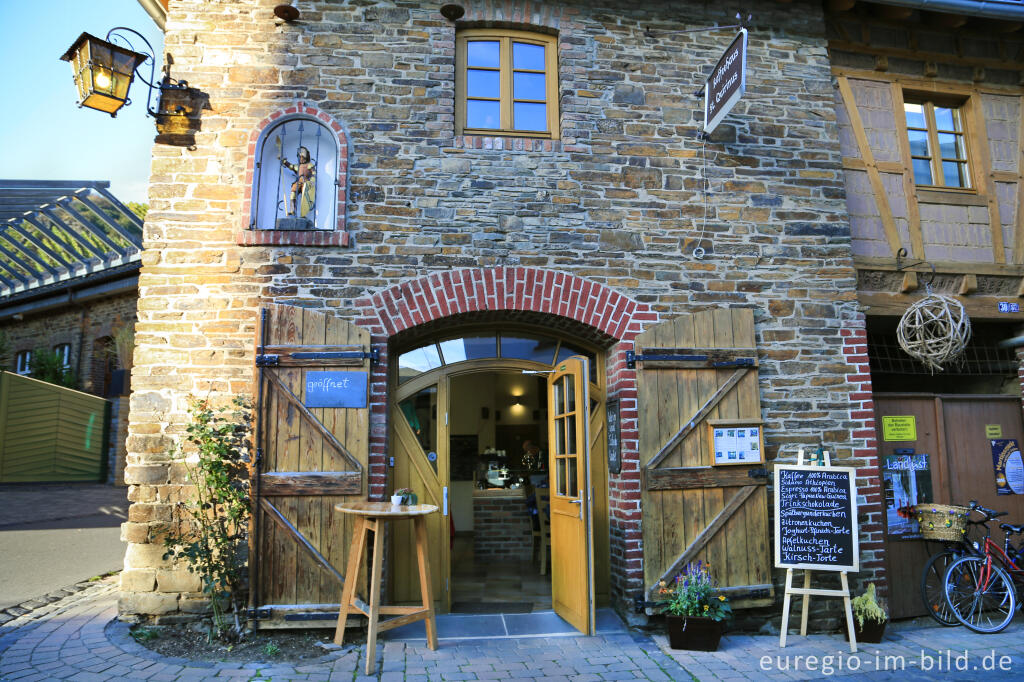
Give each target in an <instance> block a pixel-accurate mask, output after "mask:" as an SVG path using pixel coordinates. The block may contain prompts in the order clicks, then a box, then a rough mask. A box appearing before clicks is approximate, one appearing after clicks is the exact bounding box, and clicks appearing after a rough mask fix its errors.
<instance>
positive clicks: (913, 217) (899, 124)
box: [890, 82, 924, 258]
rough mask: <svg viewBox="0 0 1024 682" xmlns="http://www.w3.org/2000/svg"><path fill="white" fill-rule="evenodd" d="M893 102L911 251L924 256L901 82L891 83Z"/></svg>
mask: <svg viewBox="0 0 1024 682" xmlns="http://www.w3.org/2000/svg"><path fill="white" fill-rule="evenodd" d="M890 92H891V93H892V103H893V107H892V109H893V125H894V126H895V128H894V129H895V130H896V137H897V138H899V145H900V165H901V170H900V175H901V176H902V178H903V199H904V201H905V202H906V204H907V230H908V231H909V232H910V251H911V253H912V254H913V255H914V258H924V239H923V238H922V236H921V209H920V208H919V207H918V205H917V201H918V196H917V192H916V191H915V190H916V189H917V188H916V186H915V185H914V171H913V161H912V160H911V156H910V138H908V137H907V136H906V135H904V134H902V132H903V131H904V130H906V127H907V123H906V121H905V120H904V119H903V118H902V115H903V104H904V102H903V88H902V87H900V85H899V83H895V82H894V83H892V84H890Z"/></svg>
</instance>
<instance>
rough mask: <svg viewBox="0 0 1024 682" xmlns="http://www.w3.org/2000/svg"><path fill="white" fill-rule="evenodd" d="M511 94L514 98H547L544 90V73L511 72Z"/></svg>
mask: <svg viewBox="0 0 1024 682" xmlns="http://www.w3.org/2000/svg"><path fill="white" fill-rule="evenodd" d="M512 96H513V97H514V98H515V99H547V97H546V95H545V92H544V74H542V73H521V72H518V71H517V72H516V73H514V74H512Z"/></svg>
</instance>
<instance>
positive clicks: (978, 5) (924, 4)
mask: <svg viewBox="0 0 1024 682" xmlns="http://www.w3.org/2000/svg"><path fill="white" fill-rule="evenodd" d="M872 2H875V3H877V4H879V5H896V6H898V7H911V8H913V9H923V10H928V11H930V12H944V13H946V14H966V15H968V16H972V17H985V18H986V19H1012V20H1014V21H1024V5H1022V4H1021V3H1020V2H1019V1H1018V0H872Z"/></svg>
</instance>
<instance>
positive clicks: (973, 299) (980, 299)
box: [857, 292, 1024, 322]
mask: <svg viewBox="0 0 1024 682" xmlns="http://www.w3.org/2000/svg"><path fill="white" fill-rule="evenodd" d="M921 298H922V296H921V295H916V296H911V295H909V294H883V293H859V292H858V294H857V300H858V301H859V302H860V304H861V305H862V306H864V307H865V312H866V313H867V314H868V315H889V316H896V317H898V316H900V315H902V314H903V313H905V312H907V308H909V307H910V306H911V304H913V303H916V302H917V301H919V300H921ZM954 298H957V300H959V301H960V303H962V304H963V306H964V309H965V310H966V311H967V314H968V315H969V316H970V318H971V319H972V320H999V321H1002V322H1021V321H1024V312H1019V313H1001V312H999V302H1000V301H1010V300H1013V299H1014V298H1015V297H1014V296H1013V295H1007V296H970V297H967V298H963V297H954Z"/></svg>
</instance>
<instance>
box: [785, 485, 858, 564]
mask: <svg viewBox="0 0 1024 682" xmlns="http://www.w3.org/2000/svg"><path fill="white" fill-rule="evenodd" d="M855 478H856V470H855V469H852V468H850V467H821V466H801V465H795V466H790V465H780V466H777V467H775V565H776V566H778V567H780V568H808V569H815V570H822V571H857V570H859V569H858V562H859V556H860V552H859V551H858V548H857V496H856V487H855Z"/></svg>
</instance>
